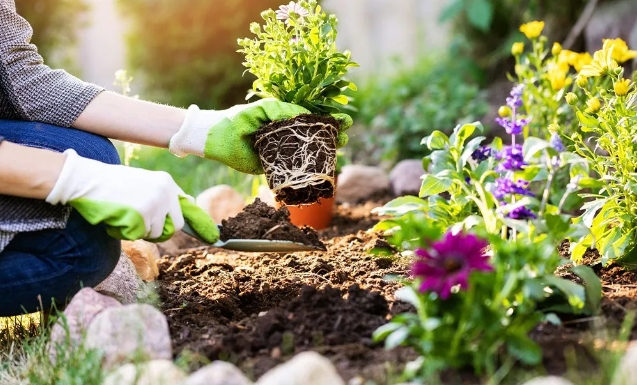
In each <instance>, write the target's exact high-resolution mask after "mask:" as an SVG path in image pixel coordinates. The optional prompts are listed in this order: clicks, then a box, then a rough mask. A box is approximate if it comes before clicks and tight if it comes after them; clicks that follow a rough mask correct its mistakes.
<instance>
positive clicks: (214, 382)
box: [179, 361, 252, 385]
mask: <svg viewBox="0 0 637 385" xmlns="http://www.w3.org/2000/svg"><path fill="white" fill-rule="evenodd" d="M179 385H252V381H250V380H249V379H248V378H247V377H246V376H245V375H244V374H243V373H242V372H241V370H239V368H237V367H236V366H234V365H232V364H230V363H228V362H224V361H215V362H213V363H211V364H210V365H207V366H204V367H203V368H201V369H199V370H197V371H196V372H194V373H193V374H191V375H190V376H189V377H188V378H187V379H186V380H185V381H184V382H182V383H180V384H179Z"/></svg>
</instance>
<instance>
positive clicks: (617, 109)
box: [565, 39, 637, 267]
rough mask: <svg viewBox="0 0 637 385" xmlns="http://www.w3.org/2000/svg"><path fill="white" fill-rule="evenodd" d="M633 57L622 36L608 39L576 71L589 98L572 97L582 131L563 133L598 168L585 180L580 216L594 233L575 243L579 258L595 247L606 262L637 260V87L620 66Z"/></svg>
mask: <svg viewBox="0 0 637 385" xmlns="http://www.w3.org/2000/svg"><path fill="white" fill-rule="evenodd" d="M635 56H637V52H636V51H631V50H628V47H627V46H626V44H625V43H624V42H623V41H621V40H619V39H615V40H605V42H604V45H603V48H602V49H601V50H599V51H597V52H595V53H594V57H593V60H592V62H591V63H590V64H588V65H586V66H584V67H583V68H582V69H581V71H579V74H578V75H577V80H576V83H577V85H578V86H579V87H580V88H581V90H582V91H583V93H584V94H585V97H584V101H585V103H575V100H576V99H577V97H576V96H575V95H573V96H570V95H569V96H568V97H569V100H570V101H571V104H572V108H573V111H574V113H575V115H576V116H577V121H578V125H579V131H578V132H575V133H572V134H570V135H568V132H566V133H565V136H566V137H567V138H568V140H569V141H570V143H571V144H572V146H573V148H574V151H576V152H577V153H578V154H579V155H580V156H581V157H583V158H584V159H586V160H587V161H588V162H589V163H590V166H591V168H592V171H593V172H594V174H593V175H592V177H591V178H588V180H587V181H588V187H589V188H590V189H591V191H590V193H586V194H582V197H583V198H585V199H587V203H586V204H585V205H584V206H583V207H582V209H583V210H584V212H583V214H582V215H581V216H580V217H579V218H578V221H579V223H582V224H584V225H585V226H586V227H587V228H589V229H590V233H589V234H586V235H585V236H583V237H581V238H579V239H577V240H576V241H574V242H572V243H571V252H572V258H573V259H574V260H575V261H580V260H581V258H582V256H583V254H584V252H585V251H586V250H587V249H588V248H593V249H597V250H598V251H599V253H600V254H601V261H602V263H603V264H606V263H608V262H610V261H615V262H619V263H624V264H626V265H628V266H631V267H634V265H635V263H637V253H636V251H637V249H635V245H636V242H635V240H636V237H635V236H636V235H637V220H636V216H635V213H637V173H636V170H637V161H636V160H635V154H636V153H637V144H635V136H636V135H637V129H636V127H637V112H635V102H636V100H637V90H635V87H634V83H632V81H631V80H630V79H625V78H624V69H623V68H622V67H621V66H620V65H619V63H621V62H623V61H625V60H626V59H627V58H631V57H635ZM582 104H583V105H582Z"/></svg>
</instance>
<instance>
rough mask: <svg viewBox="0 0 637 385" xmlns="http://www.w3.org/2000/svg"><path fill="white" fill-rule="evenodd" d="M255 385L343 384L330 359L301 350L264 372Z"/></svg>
mask: <svg viewBox="0 0 637 385" xmlns="http://www.w3.org/2000/svg"><path fill="white" fill-rule="evenodd" d="M256 385H345V381H343V379H342V378H341V377H340V376H339V375H338V373H337V372H336V368H335V367H334V365H332V363H331V362H330V360H328V359H327V358H325V357H323V356H321V355H320V354H318V353H315V352H303V353H300V354H298V355H296V356H295V357H294V358H292V359H291V360H290V361H288V362H286V363H284V364H281V365H279V366H277V367H275V368H274V369H272V370H270V371H269V372H267V373H266V374H264V375H263V376H262V377H261V378H260V379H259V381H257V383H256Z"/></svg>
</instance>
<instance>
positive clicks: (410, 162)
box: [389, 159, 425, 196]
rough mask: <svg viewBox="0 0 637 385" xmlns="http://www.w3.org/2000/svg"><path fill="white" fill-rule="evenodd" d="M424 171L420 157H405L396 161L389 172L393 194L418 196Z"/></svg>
mask: <svg viewBox="0 0 637 385" xmlns="http://www.w3.org/2000/svg"><path fill="white" fill-rule="evenodd" d="M424 173H425V169H424V168H423V167H422V159H405V160H403V161H400V162H398V164H396V166H394V168H393V169H392V170H391V172H390V173H389V182H390V183H391V188H392V192H393V193H394V195H395V196H403V195H416V196H418V193H419V192H420V186H421V184H422V176H423V174H424Z"/></svg>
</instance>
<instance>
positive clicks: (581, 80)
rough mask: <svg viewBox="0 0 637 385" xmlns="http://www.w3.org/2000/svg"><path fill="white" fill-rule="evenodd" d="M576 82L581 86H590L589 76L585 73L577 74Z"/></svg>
mask: <svg viewBox="0 0 637 385" xmlns="http://www.w3.org/2000/svg"><path fill="white" fill-rule="evenodd" d="M575 84H577V86H578V87H579V88H586V86H588V78H587V77H586V76H584V75H577V77H576V78H575Z"/></svg>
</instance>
